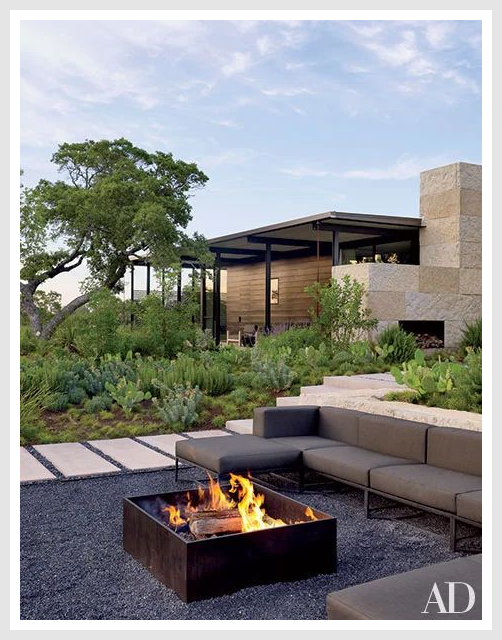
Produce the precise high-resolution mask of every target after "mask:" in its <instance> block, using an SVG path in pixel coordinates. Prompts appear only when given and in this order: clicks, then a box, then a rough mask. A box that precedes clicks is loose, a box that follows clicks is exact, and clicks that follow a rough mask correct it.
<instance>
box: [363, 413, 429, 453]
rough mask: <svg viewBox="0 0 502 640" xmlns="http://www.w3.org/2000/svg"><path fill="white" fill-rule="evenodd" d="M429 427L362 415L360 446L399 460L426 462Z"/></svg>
mask: <svg viewBox="0 0 502 640" xmlns="http://www.w3.org/2000/svg"><path fill="white" fill-rule="evenodd" d="M428 428H429V425H427V424H421V423H418V422H411V421H409V420H400V419H398V418H391V417H389V416H376V415H370V414H361V417H360V418H359V439H358V445H359V446H360V447H364V448H365V449H371V450H372V451H378V452H379V453H385V454H387V455H389V456H397V457H398V458H408V459H410V460H414V461H416V462H425V449H426V435H427V429H428Z"/></svg>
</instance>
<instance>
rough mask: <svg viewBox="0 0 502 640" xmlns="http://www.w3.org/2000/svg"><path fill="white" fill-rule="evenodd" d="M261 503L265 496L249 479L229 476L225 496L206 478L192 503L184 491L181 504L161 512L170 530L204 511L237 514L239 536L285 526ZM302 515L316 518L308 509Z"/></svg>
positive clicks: (210, 479) (188, 493)
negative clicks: (205, 483) (257, 491)
mask: <svg viewBox="0 0 502 640" xmlns="http://www.w3.org/2000/svg"><path fill="white" fill-rule="evenodd" d="M229 494H232V496H230V495H229ZM264 502H265V496H264V495H263V494H261V493H255V490H254V485H253V483H252V482H251V480H250V479H249V478H245V477H244V476H240V475H236V474H234V473H231V474H230V489H229V490H228V494H227V493H225V492H224V491H223V490H222V488H221V487H220V485H219V483H218V482H217V481H215V480H213V479H212V478H211V476H209V487H208V488H207V489H204V488H203V487H199V489H198V491H197V498H196V502H195V504H193V503H192V497H191V494H190V492H189V491H187V493H186V503H185V504H184V505H178V506H174V505H168V506H167V507H165V508H163V509H162V511H163V512H165V513H166V514H168V516H169V524H170V525H171V526H172V527H173V528H174V529H178V528H179V527H181V526H184V525H188V526H189V525H190V516H191V515H192V516H193V514H195V513H203V512H207V513H208V515H209V514H215V513H218V512H227V513H231V512H232V511H238V513H239V515H240V518H241V521H242V524H241V532H242V533H245V532H248V531H258V530H260V529H271V528H272V527H282V526H284V525H286V524H287V523H286V522H284V521H283V520H280V519H278V518H272V517H271V516H269V515H268V514H267V512H266V509H265V507H264ZM182 512H183V515H182ZM305 516H306V517H307V518H309V519H310V520H316V519H317V518H316V517H315V515H314V512H313V511H312V509H311V508H310V507H307V508H306V509H305Z"/></svg>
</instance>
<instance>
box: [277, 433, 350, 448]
mask: <svg viewBox="0 0 502 640" xmlns="http://www.w3.org/2000/svg"><path fill="white" fill-rule="evenodd" d="M269 442H278V443H279V444H285V445H286V446H288V447H294V448H295V449H299V450H300V451H306V450H307V449H322V448H324V447H340V446H346V443H345V442H338V441H336V440H330V439H329V438H320V437H319V436H298V437H296V438H294V437H289V436H286V437H285V438H270V440H269Z"/></svg>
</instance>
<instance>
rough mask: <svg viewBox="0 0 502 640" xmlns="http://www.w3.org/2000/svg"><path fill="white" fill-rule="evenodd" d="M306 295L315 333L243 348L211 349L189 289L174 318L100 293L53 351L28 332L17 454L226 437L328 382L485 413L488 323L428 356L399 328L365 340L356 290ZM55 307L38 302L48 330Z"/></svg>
mask: <svg viewBox="0 0 502 640" xmlns="http://www.w3.org/2000/svg"><path fill="white" fill-rule="evenodd" d="M311 295H312V297H313V305H312V309H311V315H312V324H311V325H310V326H307V327H288V328H286V327H278V328H277V330H276V331H275V332H273V333H272V334H270V335H266V336H265V335H261V336H259V337H258V340H257V343H256V345H255V346H254V347H244V348H238V347H235V346H219V347H216V346H215V344H214V341H213V339H212V338H211V336H210V334H209V332H207V331H206V332H203V331H201V329H200V328H199V326H198V325H197V323H195V322H192V318H193V317H194V315H195V314H196V303H195V302H194V297H193V291H192V287H191V286H188V287H186V291H185V292H184V296H183V300H182V302H181V303H173V304H170V305H167V306H166V305H165V304H163V303H162V300H161V298H160V296H158V295H156V294H152V295H150V296H148V297H146V298H144V299H143V300H142V301H141V302H138V303H130V302H122V301H120V300H119V299H118V298H117V297H116V296H114V295H113V294H111V293H102V292H101V293H99V294H97V295H95V296H92V297H91V299H90V301H89V303H88V305H86V306H85V307H83V308H81V309H80V310H79V311H78V312H76V313H74V314H72V315H71V316H70V317H68V318H67V319H66V320H65V321H64V322H62V323H61V324H60V325H59V327H58V328H57V329H56V331H55V332H54V334H53V335H52V337H51V338H50V339H49V340H41V339H39V338H37V337H35V336H34V335H33V333H32V332H31V330H30V328H29V326H28V325H27V323H24V325H23V327H22V343H21V353H22V358H21V444H36V443H49V442H71V441H83V440H92V439H100V438H114V437H121V436H139V435H147V434H154V433H170V432H177V431H187V430H194V429H211V428H221V427H224V426H225V423H226V421H227V420H231V419H240V418H250V417H251V416H252V414H253V410H254V408H255V407H258V406H272V405H274V404H275V399H276V397H277V396H279V395H298V394H299V392H300V387H301V386H304V385H317V384H321V383H322V381H323V377H324V376H327V375H354V374H360V373H377V372H382V371H392V373H393V374H394V377H395V379H396V380H397V381H398V382H400V383H404V384H406V385H407V386H408V387H409V390H408V391H396V392H394V393H392V394H388V396H386V399H388V400H401V401H405V402H414V403H420V404H426V405H431V406H440V407H446V408H451V409H460V410H465V411H476V412H480V411H481V322H478V323H475V324H474V325H471V326H468V327H466V330H465V334H464V341H463V343H462V345H461V347H460V348H459V349H458V350H457V351H456V352H455V353H453V352H444V351H435V352H434V353H433V354H432V355H428V356H425V355H424V353H423V352H422V351H421V350H419V349H417V344H416V340H415V337H414V336H413V335H411V334H408V333H406V332H405V331H403V330H402V329H400V328H399V327H397V326H391V327H388V328H386V329H384V330H383V331H382V332H380V333H379V334H378V335H377V336H376V338H375V339H374V340H369V339H368V338H367V336H368V335H369V332H371V331H372V330H374V326H375V322H374V321H373V320H371V319H370V316H369V312H368V311H367V310H366V309H364V306H363V302H362V300H363V295H364V290H363V288H362V286H361V285H360V284H359V283H358V282H356V281H355V280H351V279H349V278H346V279H345V280H344V281H343V282H341V283H338V282H336V281H332V282H331V283H329V284H328V285H325V286H317V285H315V286H314V287H313V288H312V290H311ZM58 304H59V303H58V299H57V296H48V295H41V296H40V297H39V305H40V306H41V307H42V308H43V309H44V314H45V315H46V318H47V319H48V320H49V319H50V317H51V315H52V314H55V313H57V312H58ZM132 311H133V312H134V320H133V322H132V323H131V313H132Z"/></svg>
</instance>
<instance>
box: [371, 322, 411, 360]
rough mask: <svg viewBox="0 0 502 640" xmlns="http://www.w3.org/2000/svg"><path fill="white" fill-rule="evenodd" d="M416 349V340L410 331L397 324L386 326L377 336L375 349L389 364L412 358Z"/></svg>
mask: <svg viewBox="0 0 502 640" xmlns="http://www.w3.org/2000/svg"><path fill="white" fill-rule="evenodd" d="M416 349H417V341H416V338H415V336H414V335H413V334H412V333H408V332H407V331H405V330H404V329H402V328H401V327H400V326H399V325H397V324H395V325H391V326H389V327H386V328H385V329H384V330H383V331H382V332H381V333H380V334H379V335H378V338H377V346H376V347H375V351H376V352H377V353H378V355H379V356H380V357H381V358H382V359H383V360H384V362H389V363H391V364H394V363H395V364H401V363H403V362H408V361H409V360H411V359H412V358H413V355H414V353H415V351H416Z"/></svg>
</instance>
